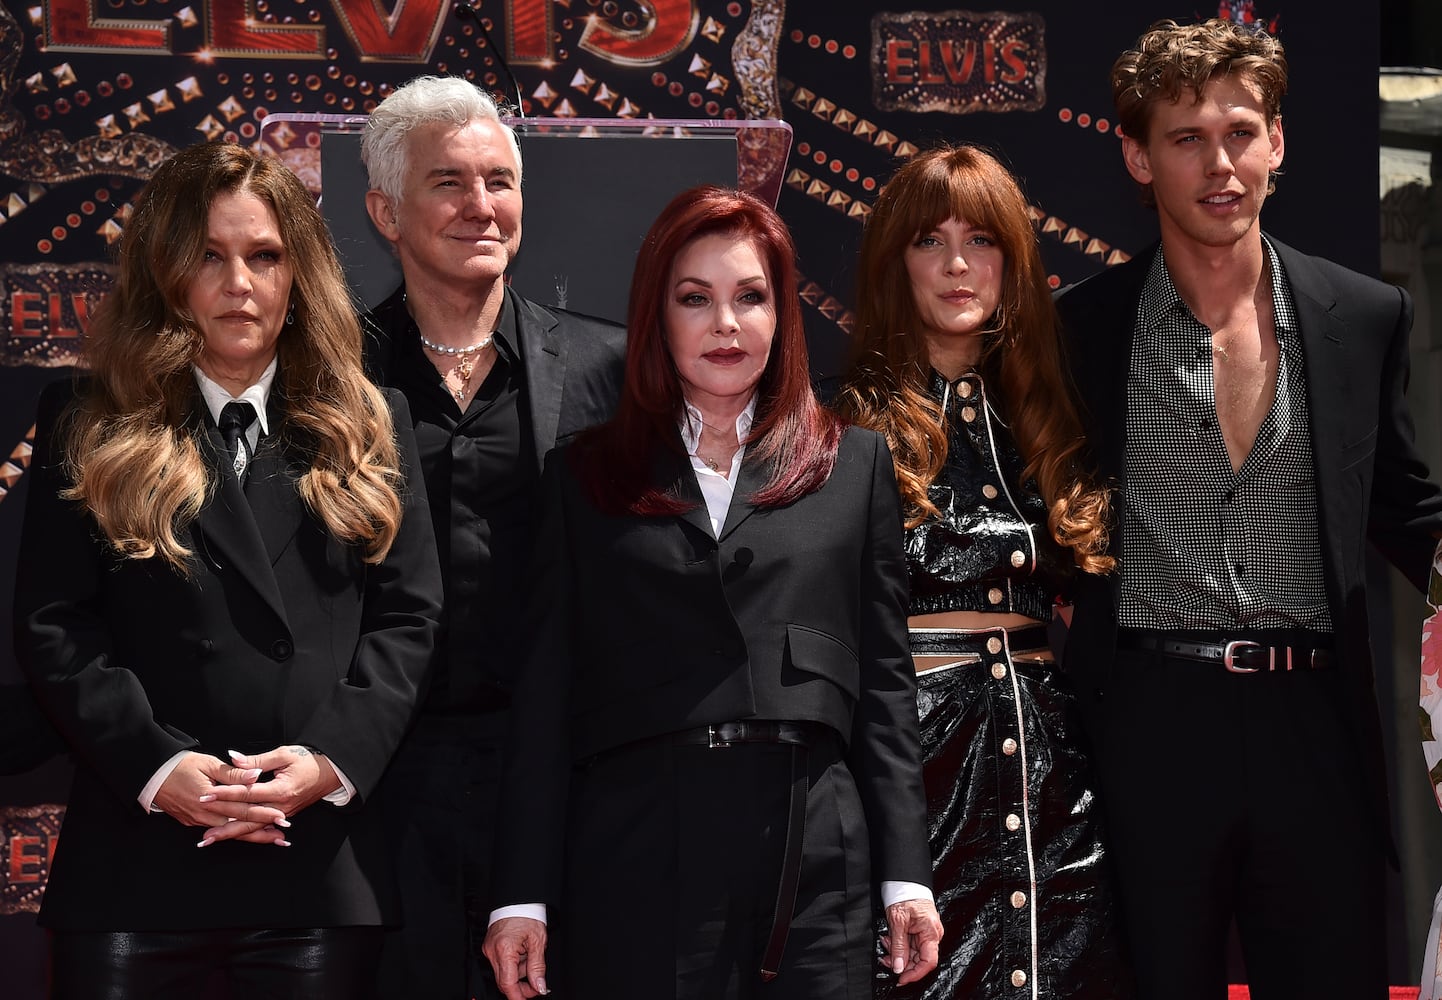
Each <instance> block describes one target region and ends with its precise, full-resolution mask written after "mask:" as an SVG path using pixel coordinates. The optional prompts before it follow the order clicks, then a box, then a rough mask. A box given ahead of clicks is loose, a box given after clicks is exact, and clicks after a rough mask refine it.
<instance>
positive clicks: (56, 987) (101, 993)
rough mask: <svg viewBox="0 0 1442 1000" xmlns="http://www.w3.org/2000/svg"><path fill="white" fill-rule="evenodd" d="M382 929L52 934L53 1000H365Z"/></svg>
mask: <svg viewBox="0 0 1442 1000" xmlns="http://www.w3.org/2000/svg"><path fill="white" fill-rule="evenodd" d="M381 935H382V931H381V929H380V928H379V927H321V928H272V929H253V928H245V929H237V930H205V931H69V930H67V931H52V932H51V935H50V997H51V998H52V1000H132V998H139V997H144V998H145V1000H171V998H173V1000H212V998H215V1000H219V998H235V1000H241V998H244V1000H280V998H284V1000H334V998H338V997H345V998H347V1000H352V998H355V1000H361V998H367V997H371V996H373V995H374V993H375V982H376V971H377V965H378V961H379V956H380V943H381Z"/></svg>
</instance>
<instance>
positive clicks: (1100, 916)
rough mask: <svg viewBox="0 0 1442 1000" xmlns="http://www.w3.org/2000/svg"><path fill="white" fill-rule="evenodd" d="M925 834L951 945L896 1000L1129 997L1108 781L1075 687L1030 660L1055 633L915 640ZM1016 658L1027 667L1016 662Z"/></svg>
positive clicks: (934, 635)
mask: <svg viewBox="0 0 1442 1000" xmlns="http://www.w3.org/2000/svg"><path fill="white" fill-rule="evenodd" d="M911 640H912V642H911V645H912V652H913V653H915V654H927V655H937V654H942V655H948V656H950V655H954V656H956V658H957V661H958V662H957V663H955V664H952V665H947V666H941V667H936V668H933V669H930V670H926V671H924V672H922V673H920V674H918V676H917V681H918V691H917V707H918V711H919V714H920V717H921V745H922V752H923V755H924V758H925V759H924V765H923V772H924V777H925V784H926V795H927V829H928V833H929V835H930V840H931V856H932V861H933V879H934V883H935V891H936V903H937V908H938V909H939V910H940V912H941V918H942V923H943V926H944V928H945V937H944V938H943V940H942V942H941V962H940V965H939V967H938V969H937V971H936V972H935V973H934V974H933V975H931V976H928V977H927V978H926V979H925V980H923V981H922V982H920V983H913V984H910V985H908V986H905V987H900V988H892V987H891V985H890V984H889V983H887V982H885V981H884V980H882V981H879V985H878V989H877V995H878V996H889V997H893V998H927V1000H943V998H944V1000H952V998H959V1000H960V998H971V997H987V998H1016V1000H1028V998H1046V997H1067V998H1078V1000H1080V998H1086V1000H1091V998H1112V997H1120V996H1125V995H1129V991H1128V989H1127V988H1126V986H1125V983H1126V982H1127V977H1126V975H1125V973H1124V969H1123V966H1122V963H1121V959H1120V954H1119V948H1120V935H1119V933H1118V929H1117V927H1116V905H1115V902H1114V895H1113V891H1112V888H1111V882H1110V875H1109V872H1108V871H1107V866H1108V862H1107V858H1106V853H1105V847H1104V842H1103V837H1102V828H1101V818H1100V815H1099V813H1098V810H1097V803H1096V798H1095V796H1096V782H1095V779H1094V777H1093V774H1092V768H1091V764H1090V761H1089V759H1088V754H1087V751H1086V749H1085V745H1084V741H1083V739H1082V734H1081V731H1080V727H1079V722H1078V720H1077V717H1076V709H1075V706H1074V702H1073V697H1072V695H1071V693H1070V691H1069V688H1068V686H1067V681H1066V677H1065V676H1064V675H1063V674H1062V672H1061V671H1060V670H1059V669H1058V668H1057V667H1056V665H1055V664H1052V663H1036V662H1025V657H1024V654H1023V652H1022V651H1023V650H1024V649H1044V648H1045V646H1046V641H1045V629H1044V628H1040V627H1038V628H1028V629H1021V630H1012V631H1011V632H1010V633H1008V632H1007V631H1006V630H1005V629H988V630H977V631H953V630H944V631H943V630H935V629H915V630H913V631H912V633H911ZM1014 654H1016V655H1017V656H1019V657H1020V658H1014Z"/></svg>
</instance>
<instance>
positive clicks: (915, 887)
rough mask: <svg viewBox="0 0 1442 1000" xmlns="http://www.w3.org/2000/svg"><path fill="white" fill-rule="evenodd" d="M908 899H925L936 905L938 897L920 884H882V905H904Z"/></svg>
mask: <svg viewBox="0 0 1442 1000" xmlns="http://www.w3.org/2000/svg"><path fill="white" fill-rule="evenodd" d="M908 899H924V900H926V901H927V902H928V903H935V902H936V897H935V896H933V895H932V893H931V890H930V889H928V888H927V887H926V886H924V885H922V884H921V883H920V882H882V883H881V905H882V907H887V906H891V905H892V904H893V903H904V902H906V901H907V900H908Z"/></svg>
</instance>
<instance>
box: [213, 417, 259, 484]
mask: <svg viewBox="0 0 1442 1000" xmlns="http://www.w3.org/2000/svg"><path fill="white" fill-rule="evenodd" d="M254 420H255V407H253V406H251V405H250V404H249V403H244V402H230V403H226V404H225V407H224V408H223V409H222V410H221V411H220V433H221V434H222V435H223V436H224V437H225V450H226V453H227V454H228V455H229V456H230V467H231V468H232V469H234V470H235V478H237V479H239V480H240V481H242V482H244V481H245V467H246V466H247V465H249V464H250V442H249V441H247V440H246V439H245V429H246V428H247V427H249V426H250V425H251V423H252V422H253V421H254Z"/></svg>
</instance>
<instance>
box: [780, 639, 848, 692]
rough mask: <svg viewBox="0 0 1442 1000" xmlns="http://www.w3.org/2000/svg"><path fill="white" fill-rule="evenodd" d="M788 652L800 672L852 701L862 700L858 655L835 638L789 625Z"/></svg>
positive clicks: (793, 664) (792, 662) (792, 663)
mask: <svg viewBox="0 0 1442 1000" xmlns="http://www.w3.org/2000/svg"><path fill="white" fill-rule="evenodd" d="M786 651H787V654H788V657H789V659H790V660H791V665H792V666H793V667H795V668H796V669H797V670H805V671H806V672H807V673H812V674H818V675H820V676H822V677H825V678H826V679H827V680H829V681H831V682H832V683H833V684H835V685H836V686H837V687H839V688H841V689H842V690H843V691H845V692H846V693H847V694H848V695H850V696H851V697H852V698H857V697H859V696H860V694H861V676H860V671H859V670H858V669H857V664H856V654H855V653H854V652H852V650H851V647H850V646H848V645H846V643H844V642H842V641H841V640H840V639H838V638H836V637H835V636H834V635H830V634H829V633H826V632H820V631H817V630H816V629H814V628H807V627H806V626H805V625H787V626H786Z"/></svg>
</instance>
